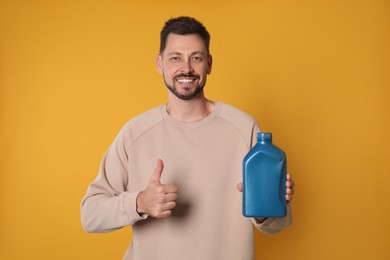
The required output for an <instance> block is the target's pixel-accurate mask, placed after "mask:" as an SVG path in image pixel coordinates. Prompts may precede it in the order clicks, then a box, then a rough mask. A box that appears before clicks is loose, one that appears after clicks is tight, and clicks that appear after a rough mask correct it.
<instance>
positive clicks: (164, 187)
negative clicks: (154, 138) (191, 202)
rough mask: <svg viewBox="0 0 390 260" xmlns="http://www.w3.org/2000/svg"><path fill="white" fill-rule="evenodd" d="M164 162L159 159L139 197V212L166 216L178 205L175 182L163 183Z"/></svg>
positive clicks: (153, 215) (161, 216)
mask: <svg viewBox="0 0 390 260" xmlns="http://www.w3.org/2000/svg"><path fill="white" fill-rule="evenodd" d="M163 169H164V163H163V161H162V160H161V159H159V160H157V166H156V169H155V170H154V174H153V175H152V177H151V178H150V180H149V184H148V186H147V187H146V189H145V190H144V191H141V192H140V193H139V194H138V197H137V212H138V213H139V214H148V215H149V216H152V217H155V218H165V217H168V216H170V215H171V214H172V209H173V208H175V207H176V199H177V187H176V185H174V184H161V182H160V179H161V174H162V172H163Z"/></svg>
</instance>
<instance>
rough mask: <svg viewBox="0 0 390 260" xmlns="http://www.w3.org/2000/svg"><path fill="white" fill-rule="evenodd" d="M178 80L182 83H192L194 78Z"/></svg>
mask: <svg viewBox="0 0 390 260" xmlns="http://www.w3.org/2000/svg"><path fill="white" fill-rule="evenodd" d="M177 81H178V82H180V83H190V82H193V81H194V80H193V79H178V80H177Z"/></svg>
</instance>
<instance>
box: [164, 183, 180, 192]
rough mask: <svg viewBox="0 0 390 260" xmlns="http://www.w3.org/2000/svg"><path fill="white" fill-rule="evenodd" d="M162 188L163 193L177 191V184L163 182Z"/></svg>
mask: <svg viewBox="0 0 390 260" xmlns="http://www.w3.org/2000/svg"><path fill="white" fill-rule="evenodd" d="M162 190H163V192H164V193H177V190H178V189H177V186H176V185H175V184H163V187H162Z"/></svg>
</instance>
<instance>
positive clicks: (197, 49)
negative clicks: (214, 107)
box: [157, 33, 212, 100]
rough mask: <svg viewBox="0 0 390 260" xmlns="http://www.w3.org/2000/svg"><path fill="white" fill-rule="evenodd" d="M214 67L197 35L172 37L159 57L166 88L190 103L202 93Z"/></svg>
mask: <svg viewBox="0 0 390 260" xmlns="http://www.w3.org/2000/svg"><path fill="white" fill-rule="evenodd" d="M211 64H212V60H211V56H210V55H209V54H208V52H207V49H206V46H205V43H204V41H203V40H202V38H201V37H200V36H198V35H197V34H188V35H178V34H172V33H171V34H169V35H168V38H167V43H166V48H165V50H164V51H163V53H161V54H160V55H158V57H157V69H158V71H159V73H161V74H162V75H163V77H164V82H165V85H166V86H167V88H168V89H169V90H170V91H171V92H172V93H173V94H174V95H175V96H176V97H178V98H180V99H182V100H191V99H193V98H195V97H197V96H198V95H199V93H201V92H202V91H203V87H204V86H205V84H206V78H207V75H208V74H210V72H211Z"/></svg>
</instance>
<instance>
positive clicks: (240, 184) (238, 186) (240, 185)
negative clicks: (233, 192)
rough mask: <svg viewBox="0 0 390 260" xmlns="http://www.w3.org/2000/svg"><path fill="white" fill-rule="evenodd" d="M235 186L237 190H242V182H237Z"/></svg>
mask: <svg viewBox="0 0 390 260" xmlns="http://www.w3.org/2000/svg"><path fill="white" fill-rule="evenodd" d="M236 188H237V190H238V191H239V192H242V190H243V185H242V182H240V183H239V184H237V186H236Z"/></svg>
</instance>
